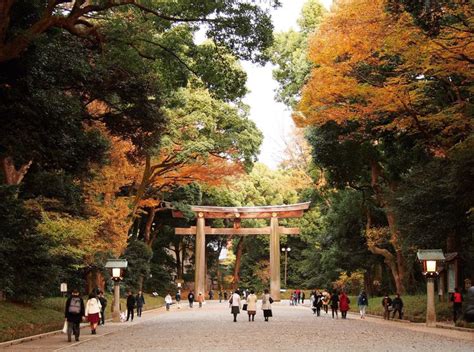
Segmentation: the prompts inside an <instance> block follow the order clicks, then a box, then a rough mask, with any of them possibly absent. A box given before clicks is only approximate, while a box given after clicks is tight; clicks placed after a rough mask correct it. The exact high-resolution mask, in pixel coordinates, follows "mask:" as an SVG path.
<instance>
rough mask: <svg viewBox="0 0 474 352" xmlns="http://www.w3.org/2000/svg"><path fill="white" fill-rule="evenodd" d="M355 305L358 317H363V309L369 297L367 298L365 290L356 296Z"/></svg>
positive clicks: (367, 303)
mask: <svg viewBox="0 0 474 352" xmlns="http://www.w3.org/2000/svg"><path fill="white" fill-rule="evenodd" d="M357 305H358V306H359V313H360V318H361V319H365V311H366V310H367V306H368V305H369V299H368V298H367V293H365V291H362V292H361V293H360V295H359V297H358V298H357Z"/></svg>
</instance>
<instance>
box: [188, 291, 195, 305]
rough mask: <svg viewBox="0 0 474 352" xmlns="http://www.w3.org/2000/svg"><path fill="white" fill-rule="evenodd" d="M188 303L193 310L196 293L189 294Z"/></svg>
mask: <svg viewBox="0 0 474 352" xmlns="http://www.w3.org/2000/svg"><path fill="white" fill-rule="evenodd" d="M188 302H189V308H192V307H193V303H194V293H193V291H190V292H189V293H188Z"/></svg>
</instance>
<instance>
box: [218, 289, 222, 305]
mask: <svg viewBox="0 0 474 352" xmlns="http://www.w3.org/2000/svg"><path fill="white" fill-rule="evenodd" d="M218 295H219V303H221V302H222V291H219V294H218Z"/></svg>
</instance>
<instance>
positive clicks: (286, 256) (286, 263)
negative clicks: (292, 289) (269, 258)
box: [281, 247, 291, 288]
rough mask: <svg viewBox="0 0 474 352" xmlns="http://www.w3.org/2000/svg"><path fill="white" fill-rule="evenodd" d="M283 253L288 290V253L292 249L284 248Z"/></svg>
mask: <svg viewBox="0 0 474 352" xmlns="http://www.w3.org/2000/svg"><path fill="white" fill-rule="evenodd" d="M281 251H282V252H285V288H287V287H288V286H287V285H286V277H287V269H288V252H289V251H291V248H290V247H283V248H282V249H281Z"/></svg>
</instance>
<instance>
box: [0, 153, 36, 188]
mask: <svg viewBox="0 0 474 352" xmlns="http://www.w3.org/2000/svg"><path fill="white" fill-rule="evenodd" d="M0 163H1V167H2V173H3V177H4V180H5V183H6V184H7V185H19V184H20V183H21V181H23V178H24V177H25V175H26V173H27V172H28V169H29V168H30V166H31V164H32V163H33V160H30V161H29V162H28V163H26V164H24V165H22V166H20V168H19V169H18V170H17V169H16V167H15V163H14V162H13V158H12V157H10V156H4V157H1V158H0Z"/></svg>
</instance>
